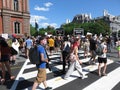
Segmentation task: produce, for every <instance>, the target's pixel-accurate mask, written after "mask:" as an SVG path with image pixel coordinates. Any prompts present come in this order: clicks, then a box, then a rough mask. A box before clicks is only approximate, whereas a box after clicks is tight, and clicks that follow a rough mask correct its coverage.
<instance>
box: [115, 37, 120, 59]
mask: <svg viewBox="0 0 120 90" xmlns="http://www.w3.org/2000/svg"><path fill="white" fill-rule="evenodd" d="M116 47H117V51H118V58H120V38H119V39H118V41H117V42H116Z"/></svg>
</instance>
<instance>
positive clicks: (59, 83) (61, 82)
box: [25, 60, 113, 90]
mask: <svg viewBox="0 0 120 90" xmlns="http://www.w3.org/2000/svg"><path fill="white" fill-rule="evenodd" d="M111 63H113V61H112V60H108V63H107V64H108V65H109V64H111ZM97 64H98V63H97ZM91 66H93V67H92V68H91V70H90V71H87V72H86V71H83V73H84V74H88V73H90V72H91V71H95V70H97V69H98V66H97V65H89V66H86V67H84V68H83V69H84V70H85V69H86V70H88V69H89V68H90V67H91ZM102 67H103V66H102ZM63 76H64V75H62V76H58V77H55V78H52V79H49V80H47V84H48V85H49V86H51V87H53V89H55V88H58V87H60V86H62V85H65V84H67V83H69V82H71V81H73V80H75V79H77V78H78V77H80V75H79V73H78V72H77V71H74V72H73V73H72V75H71V76H70V77H69V78H68V80H64V79H62V77H63ZM88 78H89V77H88ZM39 87H40V88H42V89H43V88H44V86H43V85H42V84H41V85H39ZM25 90H28V89H27V88H26V89H25Z"/></svg>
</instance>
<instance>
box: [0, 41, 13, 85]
mask: <svg viewBox="0 0 120 90" xmlns="http://www.w3.org/2000/svg"><path fill="white" fill-rule="evenodd" d="M10 51H11V50H10V47H9V46H8V44H7V42H6V41H5V39H1V40H0V68H1V69H2V78H1V84H4V82H5V81H6V78H5V76H6V71H5V70H6V69H7V70H8V73H9V78H10V79H11V80H13V79H14V78H15V76H13V75H12V72H11V68H10V64H9V60H10Z"/></svg>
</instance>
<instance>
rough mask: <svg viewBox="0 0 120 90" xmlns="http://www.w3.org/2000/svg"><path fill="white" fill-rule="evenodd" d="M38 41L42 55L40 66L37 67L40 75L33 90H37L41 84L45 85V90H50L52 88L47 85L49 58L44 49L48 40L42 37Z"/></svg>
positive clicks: (39, 51)
mask: <svg viewBox="0 0 120 90" xmlns="http://www.w3.org/2000/svg"><path fill="white" fill-rule="evenodd" d="M38 41H39V43H40V45H38V53H39V54H40V60H41V62H40V64H37V65H36V67H37V69H38V74H37V77H36V80H35V81H34V84H33V87H32V90H35V89H36V88H37V86H38V85H39V84H40V83H43V85H44V87H45V90H50V89H52V88H51V87H48V86H47V83H46V63H48V58H47V55H46V51H45V48H44V45H45V44H46V39H45V38H44V37H40V38H39V40H38Z"/></svg>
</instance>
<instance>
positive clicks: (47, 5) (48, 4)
mask: <svg viewBox="0 0 120 90" xmlns="http://www.w3.org/2000/svg"><path fill="white" fill-rule="evenodd" d="M44 5H45V6H46V7H50V6H52V5H53V4H52V3H51V2H47V3H45V4H44Z"/></svg>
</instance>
